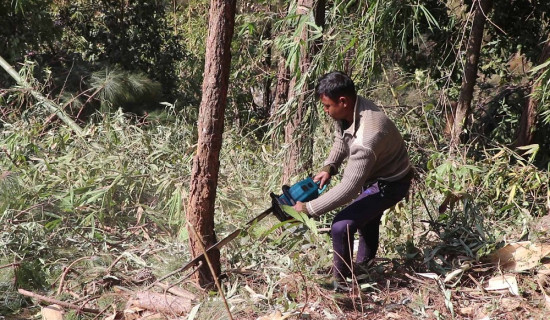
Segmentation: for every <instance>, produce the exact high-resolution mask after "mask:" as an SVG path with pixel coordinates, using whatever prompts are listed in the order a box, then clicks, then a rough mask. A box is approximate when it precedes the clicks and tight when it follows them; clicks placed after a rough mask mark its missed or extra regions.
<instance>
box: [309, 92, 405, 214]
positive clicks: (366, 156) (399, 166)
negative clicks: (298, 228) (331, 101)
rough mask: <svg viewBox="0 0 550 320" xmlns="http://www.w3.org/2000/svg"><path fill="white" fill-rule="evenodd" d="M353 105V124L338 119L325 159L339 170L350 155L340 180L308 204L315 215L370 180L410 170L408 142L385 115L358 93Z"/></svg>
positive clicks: (390, 177) (348, 197) (394, 177)
mask: <svg viewBox="0 0 550 320" xmlns="http://www.w3.org/2000/svg"><path fill="white" fill-rule="evenodd" d="M354 108H355V109H354V111H355V112H354V115H353V123H352V124H351V125H350V126H349V127H348V128H347V129H345V130H344V129H343V124H342V122H341V121H336V130H335V133H334V144H333V146H332V148H331V150H330V153H329V156H328V158H327V159H326V161H325V162H324V165H325V166H326V165H330V166H332V167H334V168H336V170H338V169H339V168H340V166H341V164H342V162H343V161H344V160H345V159H346V158H349V159H348V162H347V165H346V167H345V169H344V172H343V176H342V179H341V182H340V183H339V184H337V185H336V186H334V187H333V188H331V189H330V190H329V191H327V192H325V193H324V194H323V195H321V196H320V197H319V198H317V199H315V200H313V201H310V202H307V203H306V208H307V211H308V213H309V214H310V215H312V216H320V215H322V214H324V213H326V212H328V211H330V210H333V209H335V208H338V207H340V206H342V205H344V204H347V203H348V202H350V201H351V200H353V199H355V198H356V197H357V196H358V195H359V193H360V192H361V191H362V188H363V186H366V185H367V184H369V183H371V182H374V181H377V180H384V181H390V182H392V181H397V180H399V179H401V178H403V177H405V176H406V175H407V173H409V171H410V170H411V164H410V161H409V155H408V153H407V148H406V146H405V141H404V140H403V137H402V136H401V134H400V133H399V131H398V130H397V128H396V127H395V124H394V123H393V122H392V121H391V120H390V119H389V118H388V117H387V116H386V114H385V113H384V112H383V111H382V110H380V109H379V108H378V107H377V106H376V105H375V104H374V103H373V102H372V101H370V100H367V99H365V98H363V97H361V96H357V100H356V103H355V107H354Z"/></svg>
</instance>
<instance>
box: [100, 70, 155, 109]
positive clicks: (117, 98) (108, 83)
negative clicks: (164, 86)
mask: <svg viewBox="0 0 550 320" xmlns="http://www.w3.org/2000/svg"><path fill="white" fill-rule="evenodd" d="M90 89H92V90H94V92H96V93H98V97H99V101H100V103H101V111H104V112H108V111H110V110H111V109H112V107H113V106H116V107H120V108H123V109H125V110H128V109H129V106H131V109H132V110H134V111H137V110H139V109H140V107H141V108H148V107H151V104H152V103H153V102H154V101H157V100H158V99H159V97H160V95H161V88H160V84H159V83H158V82H153V81H151V80H150V79H148V78H147V77H146V76H145V75H144V74H136V73H130V72H127V71H123V70H120V69H118V68H116V67H115V68H112V69H110V68H106V69H103V70H100V71H98V72H95V73H93V74H92V76H91V77H90Z"/></svg>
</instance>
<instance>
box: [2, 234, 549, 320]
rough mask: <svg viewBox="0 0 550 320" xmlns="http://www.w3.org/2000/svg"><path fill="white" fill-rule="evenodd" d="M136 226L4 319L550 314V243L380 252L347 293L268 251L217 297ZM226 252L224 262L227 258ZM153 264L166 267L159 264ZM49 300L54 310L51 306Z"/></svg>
mask: <svg viewBox="0 0 550 320" xmlns="http://www.w3.org/2000/svg"><path fill="white" fill-rule="evenodd" d="M132 230H134V231H135V232H134V231H132V232H134V235H137V234H138V233H140V234H141V236H143V238H142V241H141V243H135V242H134V243H133V244H130V242H126V244H125V247H124V248H123V247H122V246H121V245H120V243H121V242H112V243H105V247H104V248H103V249H100V248H96V250H99V251H97V252H96V254H94V255H85V256H81V257H79V258H73V259H69V258H68V257H65V258H64V259H63V263H61V264H60V265H62V266H63V268H62V269H61V270H62V272H60V273H58V274H59V276H58V277H57V278H56V279H55V281H53V282H52V283H51V284H50V288H49V289H48V290H45V291H42V292H35V293H31V292H24V291H21V290H20V291H19V293H22V294H23V295H26V296H27V298H26V299H27V306H25V307H23V308H21V309H20V310H18V312H16V314H11V315H5V316H4V317H0V318H1V319H6V320H8V319H9V320H14V319H40V318H42V319H45V320H60V319H65V320H67V319H106V320H113V319H125V320H130V319H131V320H134V319H182V320H183V319H187V320H192V319H240V320H249V319H250V320H282V319H338V320H340V319H342V320H343V319H350V320H351V319H373V318H378V319H480V320H481V319H541V320H542V319H548V314H549V312H550V311H549V309H550V297H549V296H548V295H547V293H548V292H550V290H549V289H550V263H548V261H546V260H545V258H544V256H546V255H548V253H550V245H546V244H544V243H539V244H534V243H531V242H528V241H525V242H519V245H512V247H510V246H508V247H505V248H503V249H502V251H501V254H504V253H506V254H508V256H507V257H508V259H511V260H510V261H509V262H511V263H512V264H513V265H511V266H510V265H509V264H508V265H504V264H498V263H497V264H494V263H491V262H490V261H477V262H476V261H471V260H467V259H466V260H464V262H463V263H462V265H461V266H460V267H457V269H456V270H455V271H454V272H449V273H447V275H437V274H436V273H433V272H428V271H426V268H425V267H424V266H423V263H422V261H420V260H418V259H411V260H408V261H404V260H401V259H385V258H377V259H376V261H374V263H372V264H371V265H370V266H369V267H368V268H367V269H366V270H365V269H363V270H362V271H361V272H357V274H358V275H357V277H356V278H354V279H353V281H352V282H351V283H352V284H353V288H354V290H352V291H351V292H349V293H341V292H335V291H333V290H332V288H331V286H330V281H329V280H330V278H329V277H328V275H329V274H330V270H329V269H327V268H324V269H323V268H321V269H317V270H309V271H308V270H304V271H298V272H297V271H296V270H290V269H284V268H282V267H281V265H282V264H281V261H283V260H285V259H286V258H287V257H283V256H280V257H277V256H271V257H266V260H265V261H266V263H265V264H262V265H254V263H252V265H249V266H245V267H240V268H233V269H226V270H223V277H222V278H221V279H222V280H221V286H222V287H223V288H224V289H223V292H224V294H223V295H220V294H219V293H218V292H216V291H214V290H203V289H201V288H198V287H197V286H195V285H194V284H193V282H192V281H191V280H190V273H189V272H187V274H185V275H182V274H178V273H175V274H174V275H173V276H172V277H169V278H166V279H159V278H163V276H164V275H167V274H169V273H171V272H173V271H174V270H177V268H178V267H177V266H175V265H174V263H176V264H178V265H179V266H181V261H182V260H181V258H182V257H181V256H179V255H178V253H177V252H179V251H181V249H182V248H181V246H179V245H175V244H173V243H172V244H169V243H167V242H164V241H157V240H155V239H153V238H154V237H152V234H153V233H154V232H160V231H159V230H152V229H147V227H145V226H142V228H135V229H132ZM130 234H131V233H130ZM146 239H148V240H146ZM126 240H127V241H128V240H130V236H128V234H127V236H126ZM72 241H76V240H75V239H73V240H72ZM506 248H507V249H506ZM242 249H244V250H245V251H246V248H242ZM512 249H513V250H512ZM225 250H226V249H224V250H222V265H225V266H227V265H231V264H232V262H231V261H229V259H232V258H231V257H230V256H228V255H225V256H224V255H223V254H224V253H223V252H224V251H225ZM230 250H231V249H230ZM522 250H523V251H522ZM505 251H506V252H505ZM109 252H111V253H109ZM112 252H116V254H113V253H112ZM170 257H172V258H174V260H170ZM501 258H504V256H501ZM514 259H515V260H514ZM270 260H272V263H271V265H270V263H269V261H270ZM512 260H513V261H512ZM154 261H156V263H155V262H154ZM184 261H185V260H184ZM233 263H234V261H233ZM155 264H156V265H165V268H162V269H161V268H154V265H155ZM151 266H153V268H151ZM7 269H8V268H4V271H6V270H7ZM61 270H60V271H61ZM168 270H171V271H168ZM273 270H276V272H274V273H270V272H269V271H273ZM159 280H160V281H159ZM167 287H170V288H169V289H168V288H167ZM37 294H40V295H41V296H37ZM143 294H156V295H157V296H156V297H153V298H150V299H151V301H149V302H143V298H139V297H138V296H139V295H143ZM12 295H13V292H12ZM159 296H160V297H161V298H160V299H161V300H163V301H164V300H166V301H168V300H169V301H170V303H172V304H173V305H172V306H175V305H176V304H177V305H178V306H177V308H175V309H174V308H172V307H168V308H165V307H163V304H164V302H163V301H158V300H155V299H159V298H158V297H159ZM20 297H22V296H20ZM29 297H30V298H32V299H29ZM139 299H142V300H141V302H139V303H138V300H139ZM225 303H227V306H228V308H229V311H228V310H227V309H226V307H225ZM52 305H54V307H53V312H50V311H51V310H52V309H51V308H45V307H46V306H50V307H51V306H52ZM55 305H58V306H55ZM59 306H60V307H59ZM56 308H59V309H56ZM174 310H176V311H174ZM48 312H50V313H48Z"/></svg>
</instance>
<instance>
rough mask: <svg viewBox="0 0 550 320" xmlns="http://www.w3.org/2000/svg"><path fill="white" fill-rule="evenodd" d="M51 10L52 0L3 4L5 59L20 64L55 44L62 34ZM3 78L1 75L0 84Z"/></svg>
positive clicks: (0, 36) (0, 31) (0, 24)
mask: <svg viewBox="0 0 550 320" xmlns="http://www.w3.org/2000/svg"><path fill="white" fill-rule="evenodd" d="M49 9H50V1H45V0H22V1H10V0H2V1H0V52H1V53H2V56H3V57H4V59H6V60H7V61H20V60H22V58H23V57H24V56H25V55H35V54H37V53H39V52H40V51H41V50H43V49H44V48H45V47H47V46H51V45H52V43H53V42H54V39H55V37H56V36H57V35H59V33H58V32H57V30H56V28H54V21H53V17H52V14H51V12H50V10H49ZM4 79H6V78H5V76H4V75H2V76H0V81H1V80H4ZM1 83H3V81H2V82H0V84H1Z"/></svg>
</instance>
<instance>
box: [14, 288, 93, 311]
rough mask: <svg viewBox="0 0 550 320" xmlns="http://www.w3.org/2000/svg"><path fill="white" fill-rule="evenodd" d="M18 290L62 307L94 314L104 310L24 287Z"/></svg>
mask: <svg viewBox="0 0 550 320" xmlns="http://www.w3.org/2000/svg"><path fill="white" fill-rule="evenodd" d="M17 291H18V292H19V293H20V294H22V295H24V296H27V297H31V298H34V299H38V300H41V301H44V302H47V303H51V304H57V305H60V306H61V307H64V308H68V309H73V310H77V311H79V312H87V313H94V314H100V313H101V312H102V311H101V310H98V309H92V308H85V307H81V306H77V305H75V304H72V303H68V302H64V301H59V300H56V299H53V298H50V297H46V296H43V295H39V294H37V293H34V292H30V291H27V290H24V289H18V290H17Z"/></svg>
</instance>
